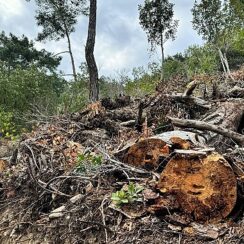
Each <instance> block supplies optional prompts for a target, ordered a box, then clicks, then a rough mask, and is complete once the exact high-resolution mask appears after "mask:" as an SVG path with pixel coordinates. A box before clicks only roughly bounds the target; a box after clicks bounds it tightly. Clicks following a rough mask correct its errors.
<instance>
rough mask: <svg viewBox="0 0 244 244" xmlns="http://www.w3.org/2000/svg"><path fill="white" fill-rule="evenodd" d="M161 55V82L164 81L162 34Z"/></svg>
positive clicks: (162, 41) (162, 42)
mask: <svg viewBox="0 0 244 244" xmlns="http://www.w3.org/2000/svg"><path fill="white" fill-rule="evenodd" d="M161 55H162V57H161V58H162V60H161V65H162V67H161V78H160V79H161V81H162V80H163V79H164V40H163V34H162V35H161Z"/></svg>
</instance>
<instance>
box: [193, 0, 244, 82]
mask: <svg viewBox="0 0 244 244" xmlns="http://www.w3.org/2000/svg"><path fill="white" fill-rule="evenodd" d="M192 13H193V21H192V23H193V28H194V29H195V30H197V32H198V34H199V35H202V38H203V39H204V40H206V41H207V42H208V43H209V44H212V45H213V46H214V47H215V48H216V49H217V51H218V53H219V56H220V60H221V64H222V67H223V70H224V73H225V74H226V77H230V78H232V76H231V73H230V69H229V64H228V59H227V55H226V53H227V51H228V49H229V47H230V44H231V42H232V37H233V36H234V33H235V32H236V30H237V29H238V28H240V26H241V25H243V24H242V23H243V22H242V21H240V17H239V16H238V15H237V14H236V12H235V11H234V8H233V7H232V5H231V4H230V1H229V0H225V1H221V0H215V1H212V0H201V1H200V2H199V3H198V2H197V1H195V3H194V6H193V9H192ZM232 79H233V78H232Z"/></svg>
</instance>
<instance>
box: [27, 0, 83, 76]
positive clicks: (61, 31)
mask: <svg viewBox="0 0 244 244" xmlns="http://www.w3.org/2000/svg"><path fill="white" fill-rule="evenodd" d="M27 1H30V0H27ZM35 1H36V4H37V6H38V10H37V11H36V20H37V24H38V26H42V28H43V29H42V32H41V33H39V34H38V37H37V40H38V41H44V40H47V39H48V40H55V41H59V40H60V39H62V38H66V39H67V42H68V51H66V52H68V53H69V55H70V59H71V64H72V71H73V77H74V80H77V75H76V68H75V61H74V56H73V53H72V48H71V40H70V35H71V33H72V32H74V31H75V28H74V26H75V24H76V23H77V17H78V16H79V15H80V14H82V13H83V14H86V12H87V8H86V6H85V3H86V0H35ZM62 53H64V52H62Z"/></svg>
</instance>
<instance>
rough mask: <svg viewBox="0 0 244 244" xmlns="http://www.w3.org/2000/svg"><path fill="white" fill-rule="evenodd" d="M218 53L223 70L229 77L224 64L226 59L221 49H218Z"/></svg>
mask: <svg viewBox="0 0 244 244" xmlns="http://www.w3.org/2000/svg"><path fill="white" fill-rule="evenodd" d="M218 52H219V58H220V61H221V64H222V68H223V70H224V73H225V76H226V77H227V71H226V68H225V64H224V58H223V54H222V51H221V49H220V48H218Z"/></svg>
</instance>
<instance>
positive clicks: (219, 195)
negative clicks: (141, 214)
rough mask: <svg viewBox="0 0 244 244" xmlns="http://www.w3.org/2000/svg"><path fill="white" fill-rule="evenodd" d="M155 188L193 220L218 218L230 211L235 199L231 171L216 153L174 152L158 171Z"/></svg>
mask: <svg viewBox="0 0 244 244" xmlns="http://www.w3.org/2000/svg"><path fill="white" fill-rule="evenodd" d="M157 189H159V190H160V191H161V192H162V193H163V196H165V199H167V197H170V198H171V199H172V197H173V198H174V201H173V202H175V205H176V208H179V209H180V210H181V211H182V212H183V213H185V214H186V215H187V216H191V217H193V220H196V221H209V222H215V221H219V220H222V219H223V218H225V217H227V216H228V215H229V214H230V213H231V211H232V210H233V208H234V206H235V204H236V200H237V181H236V177H235V175H234V172H233V171H232V169H231V167H230V165H229V164H228V162H227V161H226V160H225V159H224V158H223V157H222V156H221V155H219V154H218V153H211V154H209V155H196V154H192V153H189V154H185V153H184V154H182V153H177V154H176V156H175V157H173V158H171V160H170V161H169V162H168V164H167V165H166V167H165V169H164V170H163V172H162V173H161V176H160V180H159V182H158V185H157ZM164 202H165V203H167V201H164ZM167 207H169V206H162V208H167ZM172 207H173V206H172V201H171V206H170V208H171V209H172Z"/></svg>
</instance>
